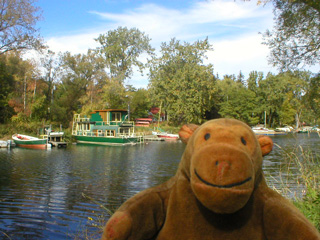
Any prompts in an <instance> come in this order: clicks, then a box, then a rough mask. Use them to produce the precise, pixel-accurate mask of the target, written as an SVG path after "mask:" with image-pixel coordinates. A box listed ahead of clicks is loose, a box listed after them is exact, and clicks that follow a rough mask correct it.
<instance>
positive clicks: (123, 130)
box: [120, 128, 130, 134]
mask: <svg viewBox="0 0 320 240" xmlns="http://www.w3.org/2000/svg"><path fill="white" fill-rule="evenodd" d="M120 134H130V130H129V128H120Z"/></svg>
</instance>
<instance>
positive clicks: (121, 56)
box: [96, 27, 154, 82]
mask: <svg viewBox="0 0 320 240" xmlns="http://www.w3.org/2000/svg"><path fill="white" fill-rule="evenodd" d="M96 41H98V42H99V43H100V44H101V47H98V48H97V51H98V52H99V53H100V54H101V55H102V56H103V57H104V58H105V61H106V64H107V67H108V69H109V71H110V77H111V78H117V79H118V80H119V81H121V82H123V80H124V79H125V78H128V77H130V76H131V75H132V73H133V67H134V66H136V67H138V69H139V70H140V71H141V72H142V71H143V68H144V67H145V64H143V63H142V62H141V61H139V59H138V58H139V56H140V55H141V54H143V53H147V54H151V55H152V53H153V51H154V49H153V48H152V47H151V45H150V44H149V42H150V39H149V37H148V36H146V35H145V34H144V33H143V32H140V31H139V30H138V29H136V28H131V29H127V28H126V27H118V28H117V29H116V30H110V31H108V33H107V34H101V35H100V36H99V37H98V38H97V39H96Z"/></svg>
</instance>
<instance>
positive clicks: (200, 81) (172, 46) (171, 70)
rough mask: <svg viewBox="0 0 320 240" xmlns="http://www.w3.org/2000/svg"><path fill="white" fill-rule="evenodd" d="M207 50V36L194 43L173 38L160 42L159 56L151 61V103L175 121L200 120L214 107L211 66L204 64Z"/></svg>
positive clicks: (213, 80)
mask: <svg viewBox="0 0 320 240" xmlns="http://www.w3.org/2000/svg"><path fill="white" fill-rule="evenodd" d="M209 49H211V47H210V44H209V42H208V39H205V40H204V41H197V42H195V43H193V44H189V43H184V44H181V43H180V41H178V40H176V39H172V40H171V41H170V43H169V44H166V43H162V45H161V53H162V56H161V57H159V58H157V57H153V59H152V60H151V61H150V85H149V87H150V91H151V95H152V96H153V100H154V103H155V104H157V105H158V106H159V105H160V104H161V105H162V107H163V109H164V111H166V112H167V115H168V116H169V117H170V120H171V121H172V122H174V123H176V124H180V123H181V122H195V123H201V122H202V121H203V118H204V117H205V113H206V111H209V110H211V108H212V106H213V94H214V92H215V78H214V75H213V73H212V72H213V66H212V65H210V64H209V65H208V66H205V65H204V64H203V59H204V58H205V57H206V56H205V54H206V51H208V50H209Z"/></svg>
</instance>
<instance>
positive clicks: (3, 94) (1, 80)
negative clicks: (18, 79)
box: [0, 60, 14, 123]
mask: <svg viewBox="0 0 320 240" xmlns="http://www.w3.org/2000/svg"><path fill="white" fill-rule="evenodd" d="M13 89H14V78H13V75H11V74H10V73H8V71H7V69H6V64H5V62H3V60H2V61H1V62H0V123H4V122H5V121H7V120H8V119H9V118H10V117H11V116H12V112H13V110H12V108H11V107H10V106H9V104H8V102H9V96H10V93H11V92H12V91H13Z"/></svg>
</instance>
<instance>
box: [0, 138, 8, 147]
mask: <svg viewBox="0 0 320 240" xmlns="http://www.w3.org/2000/svg"><path fill="white" fill-rule="evenodd" d="M6 147H8V141H3V140H0V148H6Z"/></svg>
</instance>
